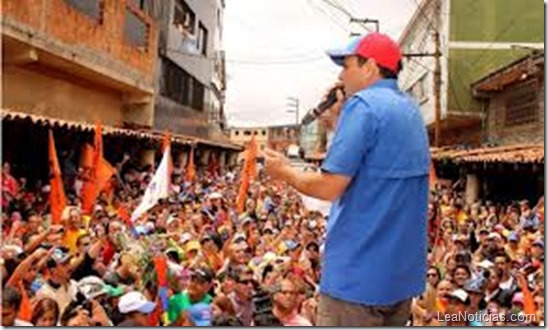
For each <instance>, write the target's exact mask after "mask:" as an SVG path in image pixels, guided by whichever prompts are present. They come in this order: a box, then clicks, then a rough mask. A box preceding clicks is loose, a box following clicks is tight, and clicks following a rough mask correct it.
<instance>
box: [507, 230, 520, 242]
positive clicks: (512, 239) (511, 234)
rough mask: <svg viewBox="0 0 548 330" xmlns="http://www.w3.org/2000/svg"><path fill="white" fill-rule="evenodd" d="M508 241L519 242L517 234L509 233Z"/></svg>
mask: <svg viewBox="0 0 548 330" xmlns="http://www.w3.org/2000/svg"><path fill="white" fill-rule="evenodd" d="M508 241H510V242H517V241H519V236H518V233H516V232H511V233H510V235H509V236H508Z"/></svg>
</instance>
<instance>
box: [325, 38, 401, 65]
mask: <svg viewBox="0 0 548 330" xmlns="http://www.w3.org/2000/svg"><path fill="white" fill-rule="evenodd" d="M327 55H329V57H331V60H333V62H335V63H336V64H337V65H342V64H343V61H344V59H345V57H347V56H352V55H359V56H361V57H365V58H371V59H374V60H375V62H377V64H378V65H379V66H381V67H383V68H386V69H389V70H392V71H394V72H398V66H399V65H398V64H399V62H400V60H401V57H402V55H401V50H400V47H399V46H398V44H397V43H396V42H395V41H394V40H392V39H391V38H390V37H389V36H387V35H386V34H382V33H369V34H368V35H366V36H364V37H358V38H354V39H353V40H351V41H350V43H348V45H347V46H346V47H344V48H342V49H334V50H330V51H328V52H327Z"/></svg>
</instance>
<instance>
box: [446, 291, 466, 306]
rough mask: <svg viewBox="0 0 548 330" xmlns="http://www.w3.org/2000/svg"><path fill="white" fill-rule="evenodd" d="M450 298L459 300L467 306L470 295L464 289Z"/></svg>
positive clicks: (454, 292)
mask: <svg viewBox="0 0 548 330" xmlns="http://www.w3.org/2000/svg"><path fill="white" fill-rule="evenodd" d="M449 296H450V297H453V298H457V299H458V300H460V301H461V302H462V303H463V304H466V302H467V301H468V293H467V292H466V291H464V290H463V289H457V290H455V291H453V292H451V294H450V295H449Z"/></svg>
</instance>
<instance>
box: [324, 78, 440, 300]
mask: <svg viewBox="0 0 548 330" xmlns="http://www.w3.org/2000/svg"><path fill="white" fill-rule="evenodd" d="M429 163H430V158H429V144H428V136H427V134H426V129H425V126H424V123H423V120H422V116H421V114H420V111H419V109H418V107H417V105H416V104H415V103H414V102H413V101H412V99H411V98H409V97H408V96H407V95H406V94H404V93H402V92H401V91H400V90H399V89H398V86H397V81H396V80H394V79H383V80H380V81H379V82H377V83H376V84H374V85H373V86H370V87H368V88H366V89H364V90H362V91H360V92H358V93H356V94H355V95H354V96H352V97H351V98H350V99H348V100H347V101H346V102H345V104H344V106H343V109H342V111H341V117H340V119H339V123H338V126H337V129H336V133H335V136H334V138H333V142H332V145H331V147H330V148H329V151H328V153H327V157H326V159H325V161H324V163H323V165H322V170H323V171H326V172H330V173H334V174H339V175H344V176H346V177H349V178H351V182H350V184H349V186H348V187H347V189H346V191H345V192H344V193H343V195H342V196H341V197H340V198H339V199H338V200H336V201H334V202H333V205H332V207H331V211H330V215H329V220H328V224H327V237H326V243H325V244H326V245H325V253H324V258H323V271H322V278H321V283H320V291H321V292H322V293H323V294H326V295H329V296H331V297H333V298H337V299H341V300H343V301H348V302H354V303H359V304H365V305H391V304H394V303H397V302H399V301H402V300H405V299H407V298H411V297H413V296H417V295H419V294H421V293H422V292H423V291H424V289H425V279H426V255H427V234H426V222H427V204H428V170H429Z"/></svg>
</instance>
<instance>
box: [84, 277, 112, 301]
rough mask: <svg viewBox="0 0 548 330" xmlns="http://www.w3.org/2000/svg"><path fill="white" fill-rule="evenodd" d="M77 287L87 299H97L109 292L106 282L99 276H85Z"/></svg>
mask: <svg viewBox="0 0 548 330" xmlns="http://www.w3.org/2000/svg"><path fill="white" fill-rule="evenodd" d="M77 287H78V291H79V292H81V293H82V294H83V295H84V297H86V299H95V298H97V297H99V296H101V295H103V294H106V293H107V290H106V287H105V282H103V280H101V279H100V278H99V277H97V276H87V277H84V278H83V279H81V280H80V281H79V282H78V285H77Z"/></svg>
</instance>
